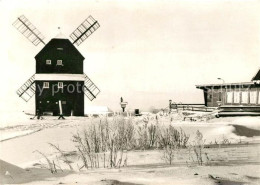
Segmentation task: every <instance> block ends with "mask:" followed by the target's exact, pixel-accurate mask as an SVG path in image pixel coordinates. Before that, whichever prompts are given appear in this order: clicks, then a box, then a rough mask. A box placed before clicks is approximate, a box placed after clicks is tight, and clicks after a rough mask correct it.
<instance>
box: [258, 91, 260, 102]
mask: <svg viewBox="0 0 260 185" xmlns="http://www.w3.org/2000/svg"><path fill="white" fill-rule="evenodd" d="M258 104H260V91H259V92H258Z"/></svg>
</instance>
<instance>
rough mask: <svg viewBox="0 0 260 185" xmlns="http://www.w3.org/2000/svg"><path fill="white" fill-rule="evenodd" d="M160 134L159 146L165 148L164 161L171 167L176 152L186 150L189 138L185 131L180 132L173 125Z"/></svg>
mask: <svg viewBox="0 0 260 185" xmlns="http://www.w3.org/2000/svg"><path fill="white" fill-rule="evenodd" d="M159 133H160V135H159V139H160V140H159V144H160V146H162V148H163V159H164V160H165V162H166V163H168V164H170V165H171V164H172V162H173V160H174V156H175V154H176V152H178V151H179V149H180V148H186V144H187V142H188V140H189V136H188V135H186V134H185V132H184V131H183V130H180V131H178V130H177V129H175V128H174V127H173V126H171V125H169V126H168V127H167V128H161V129H160V132H159Z"/></svg>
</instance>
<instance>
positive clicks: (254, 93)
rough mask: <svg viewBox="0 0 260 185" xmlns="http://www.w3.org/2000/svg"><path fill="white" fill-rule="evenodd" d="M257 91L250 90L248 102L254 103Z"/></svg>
mask: <svg viewBox="0 0 260 185" xmlns="http://www.w3.org/2000/svg"><path fill="white" fill-rule="evenodd" d="M256 95H257V92H256V91H250V93H249V98H250V104H256V98H257V96H256Z"/></svg>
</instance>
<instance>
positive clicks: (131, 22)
mask: <svg viewBox="0 0 260 185" xmlns="http://www.w3.org/2000/svg"><path fill="white" fill-rule="evenodd" d="M259 12H260V1H252V0H204V1H202V0H196V1H195V0H194V1H191V0H179V1H174V0H171V1H170V0H161V1H157V0H143V1H137V0H123V1H122V0H121V1H115V0H110V1H101V0H96V1H91V0H89V1H83V0H77V1H75V0H38V1H29V0H19V1H18V0H0V21H1V22H0V23H1V29H0V49H1V50H0V56H1V73H0V75H1V87H2V88H1V91H0V101H1V103H0V110H1V111H13V110H18V111H22V110H33V109H34V99H32V100H30V101H29V102H28V103H26V102H24V101H23V100H22V99H20V98H19V97H18V96H17V95H16V93H15V92H16V90H17V89H18V88H19V87H20V86H21V85H22V84H23V83H24V82H25V81H26V80H27V79H28V78H29V77H30V76H32V75H33V74H34V73H35V59H34V56H35V55H36V54H37V53H38V52H39V51H40V50H41V49H42V48H43V45H42V44H39V45H38V46H37V47H35V46H34V45H33V44H31V43H30V42H29V41H28V40H27V39H26V38H25V37H24V36H23V35H21V34H20V33H19V32H18V31H17V30H16V29H15V28H14V27H13V26H12V23H13V22H14V21H15V20H16V19H17V17H19V16H20V15H25V16H26V17H27V18H28V19H29V20H30V21H31V22H32V23H33V24H34V25H35V26H36V27H37V28H38V30H40V31H41V33H42V34H43V35H44V36H45V39H44V41H45V42H48V41H50V39H52V38H53V37H55V36H56V35H57V34H58V29H57V28H58V27H61V31H62V33H63V35H65V36H67V37H68V38H69V35H70V34H71V33H72V32H73V31H74V30H75V29H76V28H77V27H78V26H79V24H81V22H83V21H84V19H85V18H87V17H88V16H89V15H92V16H93V17H94V18H95V19H97V20H98V21H99V23H100V28H99V29H98V30H97V31H96V32H95V33H93V34H92V35H91V36H90V37H89V38H88V39H87V40H86V41H85V42H84V43H83V44H81V45H80V46H79V47H77V49H78V50H79V51H80V52H81V54H82V55H83V56H84V57H85V61H84V72H85V73H86V74H87V75H88V76H89V77H90V78H91V79H92V81H93V82H94V83H95V84H96V85H97V86H98V87H99V88H100V90H101V93H100V94H99V96H98V97H97V99H95V100H94V101H92V102H90V101H88V100H87V98H86V99H85V106H108V107H110V108H111V109H112V110H119V109H120V106H119V101H120V97H123V98H124V100H125V101H127V102H128V105H127V109H129V110H130V109H137V108H138V109H141V110H149V109H150V108H151V107H155V108H165V107H167V105H168V100H169V99H171V100H172V101H173V102H183V103H203V93H202V91H201V90H199V89H196V87H195V85H197V84H207V83H221V81H219V80H218V79H217V78H222V79H224V80H225V82H246V81H250V80H251V78H252V77H253V76H254V75H255V73H256V72H257V70H258V69H259V67H260V54H259V53H260V52H259V50H260V40H259V33H260V14H259Z"/></svg>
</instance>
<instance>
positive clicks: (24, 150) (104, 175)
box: [0, 113, 260, 185]
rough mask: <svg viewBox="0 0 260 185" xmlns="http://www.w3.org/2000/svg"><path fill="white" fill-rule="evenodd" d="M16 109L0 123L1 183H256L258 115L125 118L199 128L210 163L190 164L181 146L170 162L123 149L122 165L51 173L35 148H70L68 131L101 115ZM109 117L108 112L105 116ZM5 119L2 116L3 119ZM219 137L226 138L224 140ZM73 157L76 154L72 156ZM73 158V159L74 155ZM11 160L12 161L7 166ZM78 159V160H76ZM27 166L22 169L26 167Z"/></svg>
mask: <svg viewBox="0 0 260 185" xmlns="http://www.w3.org/2000/svg"><path fill="white" fill-rule="evenodd" d="M30 117H31V116H28V115H25V114H23V113H21V115H18V117H17V118H16V119H15V116H12V121H11V122H9V123H8V122H5V124H3V125H2V126H1V128H0V136H1V142H0V159H1V160H3V161H1V164H0V165H1V170H0V173H1V174H0V179H2V180H1V183H8V184H12V183H26V184H106V185H108V184H111V185H112V184H127V185H131V184H232V183H233V184H259V183H260V181H259V179H260V175H259V174H260V173H259V172H260V117H226V118H213V119H209V120H203V119H202V120H197V121H191V120H186V121H183V116H181V114H179V113H178V114H177V113H173V114H171V115H163V114H157V115H155V114H149V115H145V116H140V117H125V118H124V119H125V120H129V119H131V120H133V124H135V125H136V126H140V125H144V124H148V125H149V124H152V123H155V122H156V124H159V125H160V126H165V127H167V126H169V125H172V126H173V127H174V128H176V129H182V130H183V131H184V132H185V133H186V134H187V135H189V136H190V141H193V140H194V138H195V137H196V132H197V130H199V131H200V132H201V133H202V134H203V138H204V139H205V144H207V146H208V147H205V152H206V153H207V154H208V155H209V158H210V163H209V164H205V165H203V166H197V165H190V164H189V163H187V161H189V158H190V155H189V153H188V151H187V150H186V149H180V150H178V152H177V153H176V154H175V159H174V161H173V164H172V165H169V164H165V162H164V160H163V159H162V152H161V150H160V149H155V150H154V149H153V150H133V151H128V153H127V159H128V162H127V166H125V167H121V168H120V169H119V168H113V169H110V168H97V169H83V170H79V168H78V167H77V165H78V163H75V164H74V165H75V167H73V170H72V171H71V170H69V169H68V168H67V167H66V165H64V164H63V165H61V166H63V167H62V168H63V171H59V172H58V173H55V174H52V173H50V171H49V170H48V169H44V168H41V167H39V166H37V165H36V164H39V163H46V160H45V159H44V158H43V156H42V155H40V154H39V153H37V152H35V151H40V152H43V153H44V154H46V155H47V156H48V157H50V158H52V157H53V156H54V155H56V153H55V150H54V149H53V148H52V147H50V144H49V143H52V144H55V145H57V146H59V147H60V148H61V149H62V150H63V151H71V152H74V151H75V150H76V148H75V143H73V142H72V136H73V134H75V133H77V132H81V131H82V130H83V129H84V128H87V127H88V125H89V124H92V123H94V124H98V123H99V122H100V120H104V119H105V116H101V117H100V118H94V117H67V118H66V120H57V117H44V119H43V120H30ZM107 119H108V120H112V119H113V118H112V117H109V118H107ZM6 120H7V119H6ZM224 141H228V144H227V143H224ZM76 158H77V157H75V160H78V159H76ZM73 159H74V158H73ZM11 164H12V165H11ZM76 164H77V165H76ZM26 169H27V170H26Z"/></svg>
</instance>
